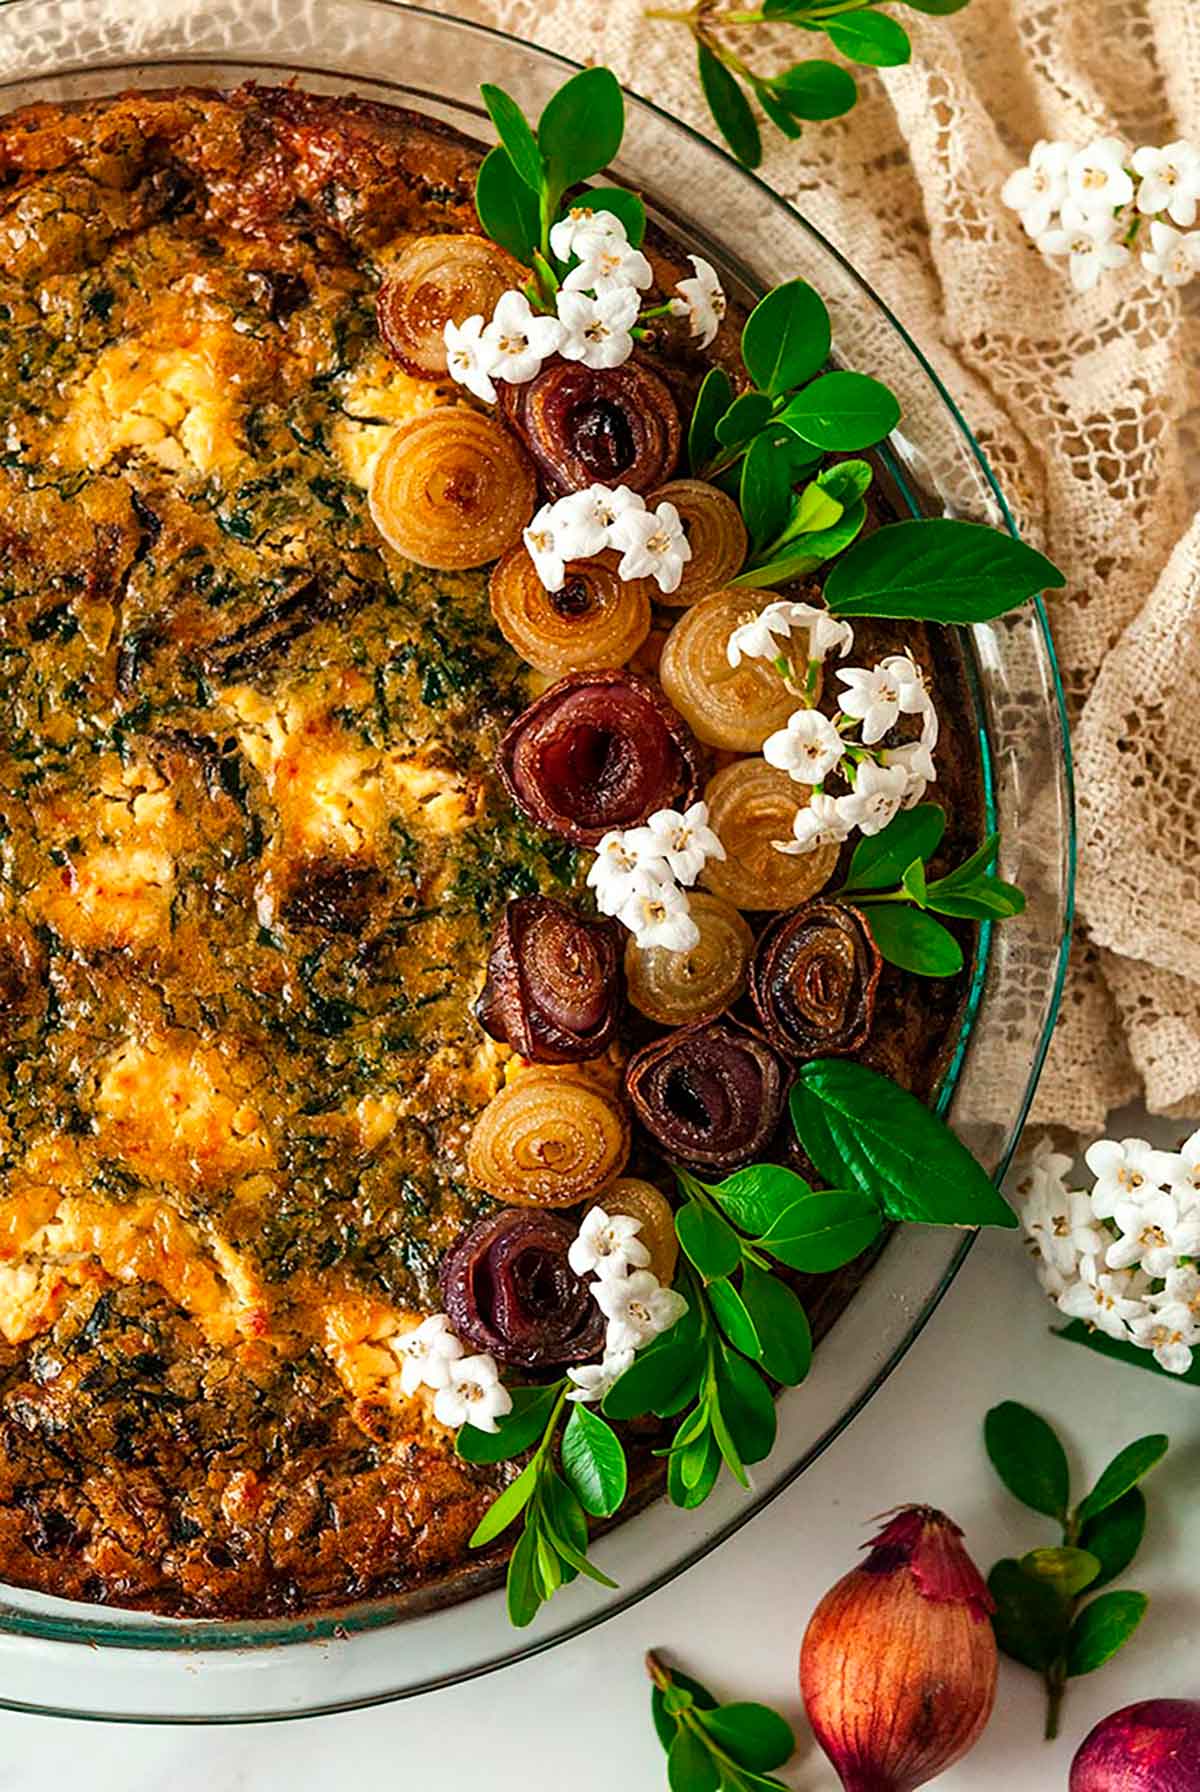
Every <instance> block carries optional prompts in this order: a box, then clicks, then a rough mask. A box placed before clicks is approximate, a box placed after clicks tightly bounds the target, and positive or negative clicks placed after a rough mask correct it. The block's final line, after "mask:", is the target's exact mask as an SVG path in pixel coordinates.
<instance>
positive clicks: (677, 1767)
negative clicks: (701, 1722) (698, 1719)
mask: <svg viewBox="0 0 1200 1792" xmlns="http://www.w3.org/2000/svg"><path fill="white" fill-rule="evenodd" d="M667 1784H668V1786H670V1788H671V1792H717V1788H718V1787H719V1786H720V1784H721V1770H720V1768H719V1767H718V1766H717V1763H716V1760H715V1758H714V1757H713V1756H712V1755H711V1754H710V1753H709V1751H708V1750H707V1749H706V1748H705V1746H704V1744H703V1742H702V1741H701V1740H700V1738H699V1736H697V1734H696V1732H695V1731H694V1730H690V1729H688V1728H687V1726H686V1725H684V1724H680V1725H679V1727H678V1729H677V1730H676V1733H675V1740H674V1741H673V1742H672V1744H671V1747H670V1750H669V1751H668V1754H667Z"/></svg>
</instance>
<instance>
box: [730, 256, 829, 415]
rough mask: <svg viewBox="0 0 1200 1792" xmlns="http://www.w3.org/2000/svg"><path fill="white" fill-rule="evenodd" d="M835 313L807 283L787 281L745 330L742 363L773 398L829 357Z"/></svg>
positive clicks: (763, 302)
mask: <svg viewBox="0 0 1200 1792" xmlns="http://www.w3.org/2000/svg"><path fill="white" fill-rule="evenodd" d="M829 343H830V324H829V313H828V311H827V310H826V309H825V302H824V300H823V299H822V298H821V296H820V294H819V293H818V292H817V291H816V290H815V289H814V288H813V287H811V286H810V285H809V284H808V281H807V280H786V281H785V282H784V283H783V285H782V286H776V287H773V288H772V290H771V291H770V292H769V293H767V295H766V296H765V298H761V299H760V300H759V301H758V304H757V305H756V306H755V307H754V310H753V311H752V312H751V313H750V315H749V317H748V318H747V319H746V323H745V327H744V329H743V330H742V360H743V361H744V362H745V364H746V371H747V373H748V374H749V375H750V378H751V379H752V380H753V381H754V383H755V385H756V386H757V387H758V388H759V390H760V391H762V392H768V393H770V395H771V397H772V398H775V397H778V396H779V394H780V393H782V392H790V391H791V390H792V388H793V387H795V386H800V385H802V384H803V383H804V381H805V380H807V379H811V378H812V376H813V374H814V373H816V372H818V370H819V369H820V368H822V367H823V366H824V365H825V362H826V361H827V360H828V358H829Z"/></svg>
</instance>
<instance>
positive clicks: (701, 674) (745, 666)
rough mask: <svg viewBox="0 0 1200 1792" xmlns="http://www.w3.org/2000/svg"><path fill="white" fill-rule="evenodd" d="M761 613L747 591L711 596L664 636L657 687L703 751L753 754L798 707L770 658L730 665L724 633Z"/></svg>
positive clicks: (759, 605)
mask: <svg viewBox="0 0 1200 1792" xmlns="http://www.w3.org/2000/svg"><path fill="white" fill-rule="evenodd" d="M767 601H769V599H768V600H767ZM763 608H764V601H763V599H762V598H761V597H759V598H756V597H755V596H752V595H751V594H750V593H748V592H745V591H737V590H729V591H716V592H714V593H713V595H712V596H711V597H705V598H702V599H701V601H700V602H699V603H698V604H695V605H694V606H693V607H692V608H691V609H690V610H689V611H688V612H687V614H686V615H684V616H681V617H680V618H679V621H678V622H677V623H676V624H675V627H674V628H673V629H672V630H671V633H670V634H669V635H668V637H667V644H666V646H665V647H664V648H663V651H662V659H661V660H660V661H659V665H658V677H659V683H660V684H661V685H662V688H663V690H664V691H665V692H666V693H667V696H668V697H669V698H670V700H671V702H672V703H673V704H674V706H675V708H676V709H677V710H678V711H679V713H680V715H681V716H682V717H683V719H684V721H685V722H686V723H687V724H688V726H689V727H690V728H691V730H692V733H693V734H694V735H695V736H696V738H697V740H702V741H704V742H705V743H706V744H707V745H708V746H710V747H724V748H726V749H727V751H729V752H733V753H756V752H757V751H758V750H759V748H760V747H761V746H762V744H763V742H764V741H765V740H766V738H767V736H768V735H769V734H774V733H775V732H776V731H777V730H778V729H780V728H783V727H785V726H786V725H787V719H788V717H789V716H790V715H791V713H792V711H793V710H794V709H795V708H796V707H797V699H796V697H795V694H794V693H793V692H791V691H789V690H788V688H787V686H786V685H785V684H784V682H783V680H782V679H781V678H780V676H779V674H778V672H777V671H776V670H775V668H774V666H773V665H772V664H771V662H770V661H769V660H760V659H744V660H743V661H742V663H741V665H740V666H738V667H737V668H736V669H735V668H734V667H733V666H731V665H730V664H729V658H728V655H727V653H726V651H725V650H726V648H727V646H728V645H729V637H730V635H731V634H732V633H733V631H734V629H735V628H737V626H738V624H739V623H742V622H747V621H749V619H750V618H751V617H752V616H755V615H756V614H757V613H758V611H759V610H761V609H763Z"/></svg>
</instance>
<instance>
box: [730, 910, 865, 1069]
mask: <svg viewBox="0 0 1200 1792" xmlns="http://www.w3.org/2000/svg"><path fill="white" fill-rule="evenodd" d="M882 969H883V959H882V957H881V955H880V952H879V948H878V947H877V946H876V944H875V941H874V940H873V939H872V937H871V930H870V928H869V927H868V926H867V923H866V919H865V917H864V916H863V915H862V914H861V913H860V912H859V910H858V909H856V908H851V907H850V906H849V905H848V904H843V903H838V902H809V903H806V904H805V905H804V907H803V908H799V909H795V910H794V911H793V912H792V913H791V914H785V915H780V916H778V917H777V919H776V920H774V921H772V922H771V924H770V926H769V927H768V928H767V929H766V931H765V932H764V933H763V934H762V935H761V937H760V938H759V942H758V946H757V948H756V950H755V953H754V959H753V962H752V964H751V967H750V1000H751V1002H752V1003H753V1004H754V1011H755V1013H756V1014H757V1015H758V1018H759V1022H760V1024H761V1026H762V1029H763V1032H764V1033H765V1034H766V1036H767V1038H768V1039H769V1040H770V1041H771V1044H772V1045H773V1046H774V1047H775V1049H776V1050H777V1051H781V1052H783V1053H785V1055H787V1056H789V1057H796V1058H813V1057H835V1058H838V1057H846V1056H848V1055H849V1054H850V1053H851V1052H856V1051H858V1050H859V1049H860V1048H861V1047H862V1046H864V1045H865V1044H866V1042H867V1040H868V1038H869V1037H870V1033H871V1023H872V1021H873V1019H874V1015H875V994H876V991H877V989H878V987H879V977H880V973H881V971H882Z"/></svg>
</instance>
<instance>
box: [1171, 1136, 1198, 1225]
mask: <svg viewBox="0 0 1200 1792" xmlns="http://www.w3.org/2000/svg"><path fill="white" fill-rule="evenodd" d="M1170 1158H1171V1164H1172V1166H1173V1167H1172V1169H1171V1173H1170V1175H1169V1176H1168V1177H1167V1179H1166V1182H1167V1187H1168V1188H1169V1189H1170V1191H1171V1193H1172V1194H1173V1195H1174V1196H1175V1197H1176V1199H1177V1200H1178V1201H1179V1202H1180V1204H1181V1205H1184V1206H1189V1207H1190V1206H1191V1205H1192V1204H1193V1203H1200V1132H1194V1133H1193V1134H1192V1136H1191V1138H1190V1139H1185V1140H1184V1141H1183V1144H1182V1145H1181V1146H1180V1147H1179V1150H1178V1151H1173V1152H1171V1153H1170Z"/></svg>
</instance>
